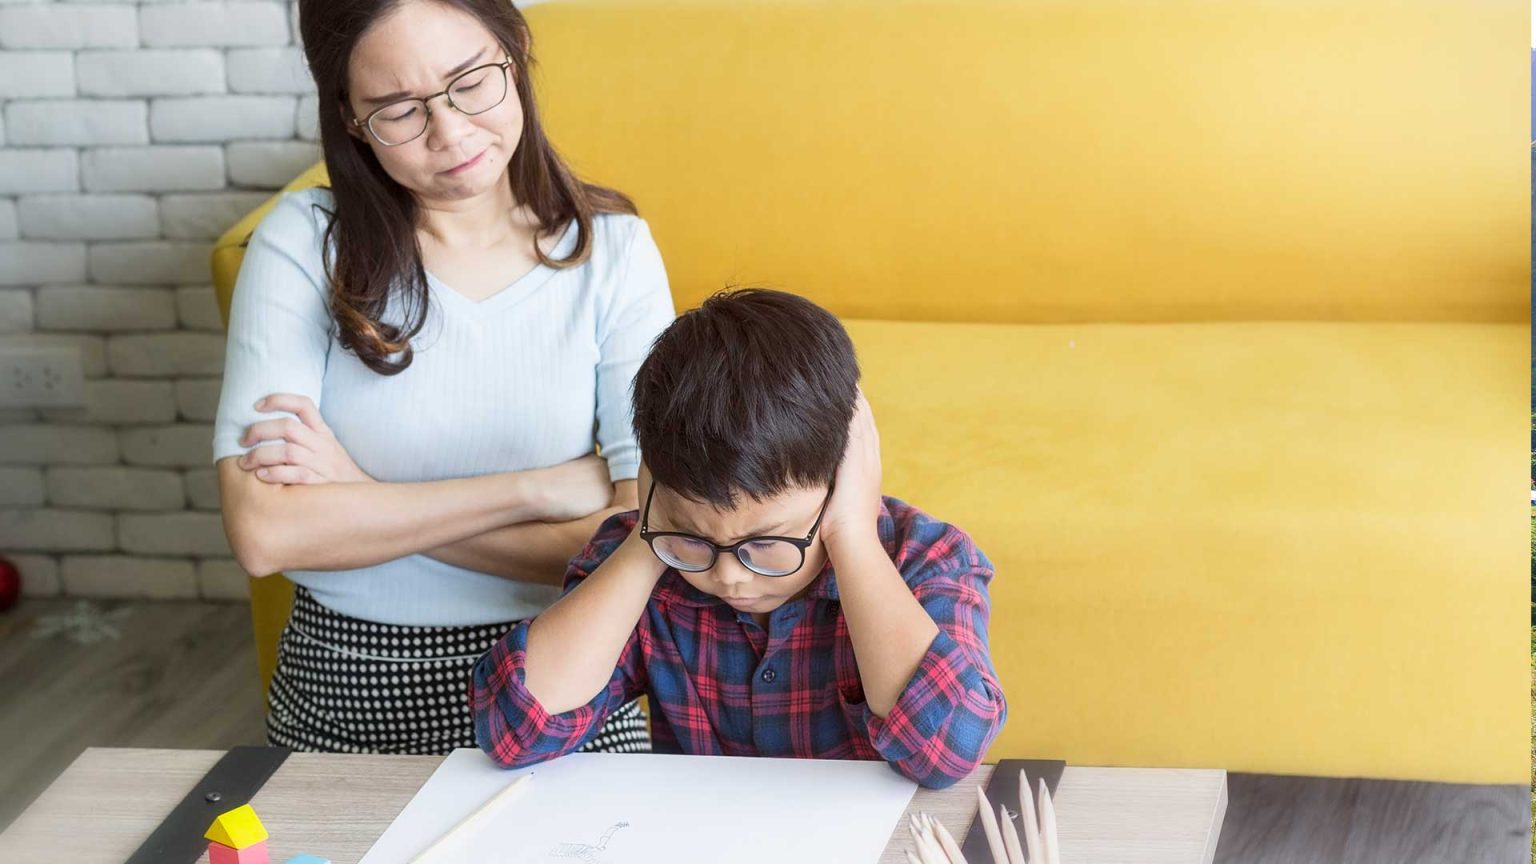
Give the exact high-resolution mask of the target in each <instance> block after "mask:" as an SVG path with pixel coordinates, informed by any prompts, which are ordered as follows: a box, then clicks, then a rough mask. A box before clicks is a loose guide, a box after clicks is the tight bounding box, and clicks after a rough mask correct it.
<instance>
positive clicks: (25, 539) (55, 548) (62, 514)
mask: <svg viewBox="0 0 1536 864" xmlns="http://www.w3.org/2000/svg"><path fill="white" fill-rule="evenodd" d="M115 525H116V523H115V519H114V517H112V516H111V515H109V514H106V513H87V512H84V511H79V510H47V509H32V510H0V549H4V550H6V551H7V552H11V551H17V552H110V551H112V550H113V549H115V548H117V538H116V535H115V533H114V529H115Z"/></svg>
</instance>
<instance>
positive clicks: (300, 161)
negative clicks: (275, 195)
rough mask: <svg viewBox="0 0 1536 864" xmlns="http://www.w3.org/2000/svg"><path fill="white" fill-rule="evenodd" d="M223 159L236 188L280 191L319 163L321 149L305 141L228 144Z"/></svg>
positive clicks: (230, 179)
mask: <svg viewBox="0 0 1536 864" xmlns="http://www.w3.org/2000/svg"><path fill="white" fill-rule="evenodd" d="M224 157H225V159H226V160H227V161H228V163H229V182H231V183H234V184H235V185H236V186H255V187H257V188H259V189H281V188H282V187H284V186H286V185H288V181H290V180H292V179H293V178H294V177H296V176H297V175H298V174H299V173H300V172H301V171H303V170H304V169H306V168H308V167H309V166H311V165H313V164H315V163H316V162H318V161H320V148H319V147H318V146H317V145H315V144H310V143H306V142H304V141H253V142H243V143H240V144H231V145H229V148H228V149H227V150H226V151H225V154H224Z"/></svg>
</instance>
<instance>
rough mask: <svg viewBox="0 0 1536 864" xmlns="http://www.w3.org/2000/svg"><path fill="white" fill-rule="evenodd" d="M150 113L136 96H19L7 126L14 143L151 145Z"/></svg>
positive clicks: (8, 109)
mask: <svg viewBox="0 0 1536 864" xmlns="http://www.w3.org/2000/svg"><path fill="white" fill-rule="evenodd" d="M146 113H147V108H146V106H145V104H144V103H143V102H142V101H137V100H132V99H94V100H93V99H38V100H25V99H18V100H16V101H14V102H11V103H10V104H8V105H6V106H5V128H6V129H8V130H10V143H12V144H21V145H27V144H32V145H41V146H61V145H71V144H78V145H85V144H148V143H149V131H148V130H147V129H145V128H144V118H145V116H146Z"/></svg>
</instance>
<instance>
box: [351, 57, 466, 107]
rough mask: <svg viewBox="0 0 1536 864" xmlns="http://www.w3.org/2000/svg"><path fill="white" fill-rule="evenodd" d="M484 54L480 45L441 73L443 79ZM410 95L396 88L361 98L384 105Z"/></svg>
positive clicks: (369, 102)
mask: <svg viewBox="0 0 1536 864" xmlns="http://www.w3.org/2000/svg"><path fill="white" fill-rule="evenodd" d="M484 56H485V48H483V47H482V48H481V49H480V50H479V51H476V52H475V56H473V57H471V58H469V59H468V60H465V61H464V62H463V63H460V64H459V65H457V66H455V67H453V68H452V69H449V70H448V71H447V72H444V73H443V78H445V79H446V78H452V77H453V76H455V75H457V74H459V73H460V72H463V71H464V70H465V69H468V68H469V67H471V66H473V65H475V61H476V60H479V59H480V58H481V57H484ZM410 95H411V94H409V93H406V92H405V91H403V90H397V91H396V92H394V93H386V94H384V95H383V96H367V97H364V98H363V101H364V102H366V103H368V104H369V105H384V104H386V103H389V102H395V101H397V100H400V99H406V98H409V97H410Z"/></svg>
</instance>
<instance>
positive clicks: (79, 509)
mask: <svg viewBox="0 0 1536 864" xmlns="http://www.w3.org/2000/svg"><path fill="white" fill-rule="evenodd" d="M294 5H295V4H294V3H292V2H288V0H229V2H207V0H192V2H160V0H83V2H75V0H71V2H60V0H48V2H43V0H0V346H5V345H21V346H31V345H66V346H71V347H74V348H75V349H76V350H78V351H79V352H80V357H81V363H82V368H83V369H84V371H85V374H86V385H85V388H84V404H83V405H81V406H79V407H72V408H48V409H30V408H18V409H3V410H0V554H3V555H4V556H5V557H7V558H9V559H10V560H12V561H13V562H16V563H17V564H18V565H19V566H20V567H21V570H22V577H23V582H24V588H23V590H24V591H25V592H26V593H27V594H28V595H32V596H49V595H55V594H59V593H63V594H74V595H81V596H117V597H121V596H141V597H204V598H209V599H221V600H244V599H245V598H246V597H247V596H248V588H247V579H246V577H245V574H244V573H243V572H242V571H241V570H240V568H239V566H238V565H236V564H235V562H234V561H233V560H232V555H231V552H230V549H229V544H228V540H227V539H226V538H225V536H224V531H223V525H222V520H221V517H220V514H219V512H218V508H219V490H218V476H217V472H216V471H215V470H214V468H213V465H212V453H211V449H212V443H211V441H212V427H211V425H210V424H211V423H212V421H213V417H214V414H215V412H216V410H217V407H218V397H219V388H220V384H221V382H220V378H219V376H220V375H221V374H222V372H223V358H224V325H223V321H222V320H221V318H220V315H219V308H218V305H217V302H216V301H215V299H214V295H213V290H212V288H211V287H210V285H209V283H210V281H211V278H212V277H211V273H210V271H209V253H210V251H211V245H212V243H213V241H214V240H215V239H216V238H217V237H218V236H219V235H220V234H222V233H223V232H224V230H225V229H227V228H228V227H229V226H230V225H231V224H233V223H234V222H235V221H236V220H238V219H239V218H240V217H241V216H243V215H244V214H246V213H248V212H249V211H250V210H252V209H254V208H256V207H257V206H259V205H260V204H261V203H262V202H263V201H264V200H265V198H266V197H267V195H269V194H270V190H273V189H276V188H278V187H281V186H283V185H285V184H287V182H288V181H289V180H291V179H292V178H293V177H294V175H296V174H298V173H299V172H300V171H302V170H304V169H306V168H308V167H309V166H310V165H312V164H314V162H315V161H317V160H318V159H319V148H318V146H317V144H316V138H317V131H316V111H317V110H318V109H317V107H316V106H317V100H316V98H315V95H314V90H313V85H312V83H311V82H310V79H309V74H308V70H307V69H306V68H305V66H304V61H303V54H302V51H301V50H300V49H299V47H298V44H297V37H296V32H297V31H296V28H295V18H294V16H293V14H292V10H293V7H294Z"/></svg>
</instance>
